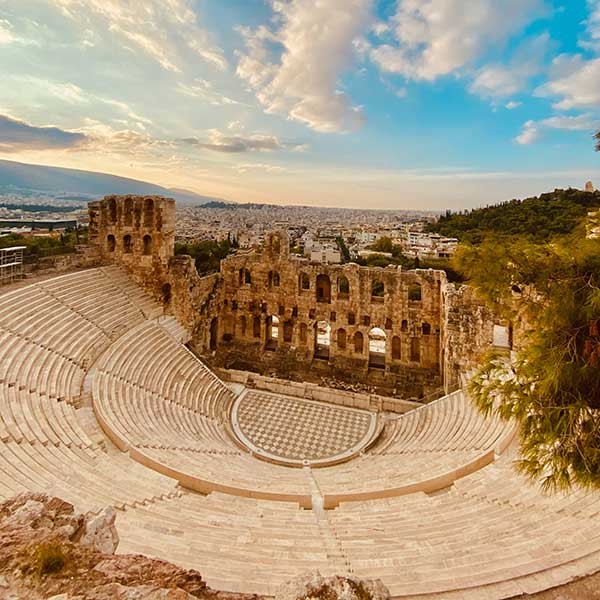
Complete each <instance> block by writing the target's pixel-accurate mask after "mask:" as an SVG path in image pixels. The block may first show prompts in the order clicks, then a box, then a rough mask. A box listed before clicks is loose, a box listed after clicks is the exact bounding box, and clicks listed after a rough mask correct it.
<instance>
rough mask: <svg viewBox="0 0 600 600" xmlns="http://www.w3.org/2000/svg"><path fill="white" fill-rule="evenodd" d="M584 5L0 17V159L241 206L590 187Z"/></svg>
mask: <svg viewBox="0 0 600 600" xmlns="http://www.w3.org/2000/svg"><path fill="white" fill-rule="evenodd" d="M598 129H600V0H144V1H141V0H0V158H3V159H8V160H16V161H22V162H28V163H35V164H44V165H55V166H62V167H72V168H79V169H86V170H93V171H101V172H105V173H111V174H115V175H122V176H126V177H134V178H137V179H142V180H145V181H150V182H152V183H157V184H160V185H164V186H167V187H176V188H184V189H189V190H192V191H195V192H198V193H200V194H205V195H210V196H218V197H222V198H225V199H228V200H234V201H239V202H269V203H278V204H306V205H316V206H343V207H352V208H385V209H433V210H444V209H452V210H457V209H461V208H466V207H473V206H480V205H486V204H490V203H494V202H499V201H503V200H508V199H511V198H517V197H519V198H522V197H527V196H530V195H534V194H539V193H542V192H546V191H550V190H552V189H554V188H557V187H561V188H562V187H568V186H573V187H578V188H582V187H583V186H584V183H585V182H586V181H587V180H590V179H591V180H594V179H595V180H597V183H598V185H599V186H600V154H596V153H595V152H594V143H593V139H592V134H593V132H594V131H595V130H598Z"/></svg>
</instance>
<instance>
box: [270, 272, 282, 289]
mask: <svg viewBox="0 0 600 600" xmlns="http://www.w3.org/2000/svg"><path fill="white" fill-rule="evenodd" d="M279 284H280V279H279V273H278V272H277V271H269V287H279Z"/></svg>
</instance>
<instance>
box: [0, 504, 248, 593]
mask: <svg viewBox="0 0 600 600" xmlns="http://www.w3.org/2000/svg"><path fill="white" fill-rule="evenodd" d="M115 517H116V514H115V511H114V509H113V508H108V509H106V510H104V511H103V512H101V513H100V514H98V515H82V514H79V513H76V512H75V510H74V508H73V506H72V505H71V504H69V503H68V502H65V501H63V500H61V499H60V498H50V497H48V496H46V495H45V494H32V493H30V494H22V495H20V496H16V497H15V498H13V499H11V500H7V501H6V502H3V503H2V504H0V600H20V599H22V598H27V599H28V600H42V599H43V600H47V599H52V600H194V599H196V598H200V599H207V600H208V599H211V600H256V599H258V596H254V595H250V594H248V595H243V594H228V593H223V592H218V591H215V590H212V589H210V588H209V587H208V586H207V585H206V583H205V582H204V581H203V580H202V576H201V575H200V573H198V571H194V570H191V569H182V568H179V567H177V566H175V565H173V564H171V563H167V562H165V561H161V560H156V559H152V558H148V557H146V556H142V555H139V554H125V555H115V554H114V552H115V549H116V548H117V545H118V535H117V531H116V528H115Z"/></svg>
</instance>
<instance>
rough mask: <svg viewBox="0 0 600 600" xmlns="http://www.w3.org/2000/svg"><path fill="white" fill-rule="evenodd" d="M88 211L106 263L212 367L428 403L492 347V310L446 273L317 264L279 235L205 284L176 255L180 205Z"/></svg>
mask: <svg viewBox="0 0 600 600" xmlns="http://www.w3.org/2000/svg"><path fill="white" fill-rule="evenodd" d="M89 207H90V241H91V242H92V243H95V244H96V245H97V246H98V248H99V253H100V256H101V258H102V260H104V261H106V262H115V263H118V264H120V265H122V266H123V267H124V268H126V269H127V270H128V271H129V272H130V273H131V275H132V277H133V278H134V280H136V281H137V282H138V283H139V284H141V285H142V286H143V287H144V288H145V289H146V290H147V291H148V292H149V293H151V294H152V295H153V296H154V297H156V298H157V299H159V300H161V301H162V302H163V304H164V306H165V309H166V312H168V313H170V314H173V315H174V316H175V317H177V318H178V319H179V320H180V321H181V322H182V323H183V324H184V325H185V326H186V327H187V328H188V329H189V331H190V332H191V333H192V341H191V343H190V345H191V347H192V349H193V350H194V351H195V352H196V353H198V354H199V355H202V356H203V357H204V358H205V359H207V360H208V361H209V362H210V363H211V364H212V365H213V366H215V367H224V368H230V369H231V368H233V369H240V370H249V371H254V372H256V373H260V374H262V375H266V376H269V375H277V376H278V377H282V378H285V379H289V380H296V381H301V382H311V383H315V384H322V383H323V382H327V381H334V380H336V381H338V382H342V383H344V384H350V385H356V386H359V388H360V389H363V390H365V391H369V392H371V391H377V392H379V393H383V394H385V395H388V396H396V397H399V398H422V397H423V396H428V395H431V394H435V393H437V392H439V391H440V389H442V388H444V389H446V390H449V389H451V388H453V387H454V386H455V385H456V384H457V383H458V382H459V381H460V377H461V374H464V373H467V372H468V371H469V370H470V369H472V368H473V366H474V365H475V361H477V360H478V359H479V358H480V357H481V355H482V354H483V353H484V351H485V350H486V349H487V348H489V347H490V344H491V341H492V338H493V328H494V323H495V321H494V318H493V316H492V315H491V313H490V311H489V310H488V309H486V308H485V306H484V305H483V304H482V303H481V302H479V301H478V300H477V299H476V297H475V296H474V294H473V292H472V290H470V288H467V287H466V286H465V287H463V288H460V289H458V290H457V289H455V288H454V286H453V285H449V284H448V283H447V280H446V275H445V273H444V272H443V271H435V270H431V269H429V270H419V269H417V270H411V271H405V270H403V269H401V268H400V267H395V266H392V267H387V268H368V267H361V266H359V265H356V264H346V265H324V264H317V263H311V262H309V261H308V260H307V259H305V258H301V257H297V256H295V255H292V254H291V253H290V249H289V240H288V238H287V235H286V234H285V233H283V232H273V233H271V234H270V235H269V236H267V238H266V241H265V244H264V245H263V247H261V248H258V249H256V250H252V251H248V252H238V253H237V254H235V255H232V256H230V257H228V258H226V259H224V260H223V261H222V262H221V268H220V273H217V274H214V275H209V276H207V277H200V276H199V275H198V273H197V270H196V268H195V265H194V262H193V260H192V259H191V257H189V256H174V230H175V203H174V201H173V200H171V199H165V198H159V197H154V196H149V197H146V196H107V197H106V198H104V199H103V200H100V201H97V202H92V203H90V205H89ZM360 386H362V387H360Z"/></svg>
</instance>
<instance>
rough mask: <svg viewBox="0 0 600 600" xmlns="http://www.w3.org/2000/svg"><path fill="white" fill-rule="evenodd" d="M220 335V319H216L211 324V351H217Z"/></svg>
mask: <svg viewBox="0 0 600 600" xmlns="http://www.w3.org/2000/svg"><path fill="white" fill-rule="evenodd" d="M218 335H219V319H218V318H217V317H214V318H213V320H212V321H211V322H210V344H209V347H210V349H211V350H216V349H217V341H218V337H217V336H218Z"/></svg>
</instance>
